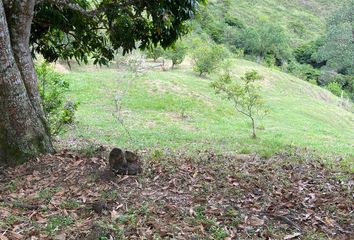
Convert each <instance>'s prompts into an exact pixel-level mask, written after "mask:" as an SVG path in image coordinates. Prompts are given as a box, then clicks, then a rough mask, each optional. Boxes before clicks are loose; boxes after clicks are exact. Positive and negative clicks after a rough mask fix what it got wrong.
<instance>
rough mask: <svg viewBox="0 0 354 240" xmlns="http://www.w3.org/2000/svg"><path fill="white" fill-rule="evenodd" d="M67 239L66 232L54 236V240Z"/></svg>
mask: <svg viewBox="0 0 354 240" xmlns="http://www.w3.org/2000/svg"><path fill="white" fill-rule="evenodd" d="M65 239H66V234H65V233H62V234H59V235H56V236H55V237H54V240H65Z"/></svg>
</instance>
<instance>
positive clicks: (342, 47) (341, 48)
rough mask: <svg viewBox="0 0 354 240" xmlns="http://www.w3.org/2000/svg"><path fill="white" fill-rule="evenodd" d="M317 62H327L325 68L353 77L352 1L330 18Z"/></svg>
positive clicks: (353, 17)
mask: <svg viewBox="0 0 354 240" xmlns="http://www.w3.org/2000/svg"><path fill="white" fill-rule="evenodd" d="M318 60H320V61H327V66H326V67H327V68H329V69H332V70H335V71H337V72H340V73H343V74H348V75H354V64H353V63H354V0H350V1H349V3H348V4H347V5H345V6H343V7H342V8H340V9H338V11H337V12H336V13H335V14H334V15H333V16H331V18H330V19H329V21H328V31H327V35H326V40H325V43H324V45H323V46H322V47H321V48H320V49H319V51H318Z"/></svg>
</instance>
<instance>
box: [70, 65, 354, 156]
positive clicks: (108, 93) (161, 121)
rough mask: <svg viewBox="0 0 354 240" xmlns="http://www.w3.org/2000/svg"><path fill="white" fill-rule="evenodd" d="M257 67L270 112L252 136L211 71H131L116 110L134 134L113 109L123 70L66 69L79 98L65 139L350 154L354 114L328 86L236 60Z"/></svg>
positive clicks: (239, 68) (239, 67)
mask: <svg viewBox="0 0 354 240" xmlns="http://www.w3.org/2000/svg"><path fill="white" fill-rule="evenodd" d="M251 69H255V70H257V71H259V73H260V74H261V75H263V76H264V78H265V79H264V80H263V82H262V85H263V95H264V98H265V100H266V103H267V105H268V107H269V108H270V111H271V112H270V115H269V116H267V117H266V118H265V119H264V120H263V121H262V128H261V129H259V130H258V134H259V138H258V139H255V140H253V139H251V138H250V134H251V132H250V128H249V123H248V122H247V119H245V118H244V117H243V116H241V115H240V114H236V113H235V112H234V109H233V107H232V105H231V104H230V103H229V102H227V101H226V100H222V99H221V98H220V97H219V96H216V95H215V94H214V92H213V90H212V89H211V88H210V82H211V81H212V79H213V77H210V78H200V77H198V76H197V74H195V73H193V72H192V70H191V69H190V67H189V66H181V67H180V68H179V69H176V70H174V71H166V72H163V71H159V70H154V71H153V70H149V71H147V72H145V73H144V74H143V75H141V76H139V77H135V78H133V80H132V81H131V83H130V87H129V91H128V93H127V95H126V96H125V97H124V98H123V102H122V116H123V119H124V123H125V126H126V127H127V128H128V129H129V132H130V135H131V137H132V140H130V139H129V137H128V135H127V134H126V132H125V131H124V128H123V127H122V125H120V124H119V123H118V122H117V120H116V118H115V117H114V114H115V102H114V99H115V96H116V93H117V91H125V89H126V86H127V83H128V82H129V81H130V80H129V79H130V77H129V74H128V73H127V72H125V71H118V70H114V69H104V68H103V69H96V68H92V69H91V70H88V69H85V71H80V70H78V71H73V72H70V73H68V74H66V75H65V77H66V78H67V79H68V80H69V81H70V83H71V92H70V98H72V99H75V100H78V101H80V103H81V104H80V106H79V110H78V112H77V121H78V123H77V126H76V127H75V128H74V129H72V130H71V131H69V132H67V133H66V134H65V138H66V139H70V140H74V139H82V138H84V139H89V140H95V141H98V142H100V143H107V144H113V145H117V146H124V147H130V148H133V149H138V148H158V149H161V148H162V149H164V148H172V149H184V150H192V151H193V150H197V149H198V150H203V149H213V150H216V151H220V150H222V151H233V152H239V153H249V152H258V153H260V154H263V155H266V156H269V155H271V154H273V153H274V152H277V151H281V150H284V148H285V147H286V146H290V145H291V146H299V147H302V148H305V147H306V148H310V149H315V150H318V151H320V152H321V153H336V154H340V155H353V154H354V151H353V145H352V144H353V142H354V129H353V119H354V115H353V114H352V113H350V112H348V111H346V110H344V109H342V108H340V107H338V99H337V98H336V97H334V96H333V95H332V94H330V93H329V92H328V91H326V90H324V89H322V88H320V87H317V86H314V85H311V84H309V83H307V82H305V81H302V80H300V79H297V78H295V77H293V76H290V75H287V74H285V73H282V72H280V71H277V70H272V69H268V68H265V67H262V66H260V65H257V64H255V63H252V62H248V61H245V60H235V61H234V72H235V73H236V74H237V75H242V74H243V73H244V72H245V71H247V70H251Z"/></svg>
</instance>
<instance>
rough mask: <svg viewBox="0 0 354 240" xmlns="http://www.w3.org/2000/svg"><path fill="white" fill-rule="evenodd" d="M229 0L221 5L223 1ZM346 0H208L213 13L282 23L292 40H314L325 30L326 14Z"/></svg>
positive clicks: (251, 21) (248, 20) (253, 22)
mask: <svg viewBox="0 0 354 240" xmlns="http://www.w3.org/2000/svg"><path fill="white" fill-rule="evenodd" d="M225 2H229V6H227V7H224V8H223V6H225V5H223V3H225ZM344 2H345V1H339V0H333V1H332V0H293V1H288V0H252V1H249V0H230V1H220V0H210V1H209V9H210V11H211V12H213V13H214V14H215V16H219V17H221V16H223V15H225V14H229V15H231V16H233V17H236V18H238V19H239V20H240V21H241V22H243V23H244V24H245V25H246V26H254V25H256V24H257V23H258V22H259V21H262V20H265V19H268V20H270V21H272V22H274V23H277V24H280V25H281V26H283V27H284V28H285V29H286V31H287V33H288V35H289V37H290V38H291V40H292V42H293V43H294V44H299V43H301V42H306V41H309V40H314V39H316V38H317V37H318V36H320V35H321V34H323V33H324V31H325V27H326V21H325V19H326V17H327V16H329V14H330V13H331V12H333V11H334V10H335V9H338V7H339V6H341V5H342V4H343V3H344Z"/></svg>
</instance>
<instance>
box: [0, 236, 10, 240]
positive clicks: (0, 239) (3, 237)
mask: <svg viewBox="0 0 354 240" xmlns="http://www.w3.org/2000/svg"><path fill="white" fill-rule="evenodd" d="M0 240H9V239H8V238H7V237H6V236H5V235H0Z"/></svg>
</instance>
